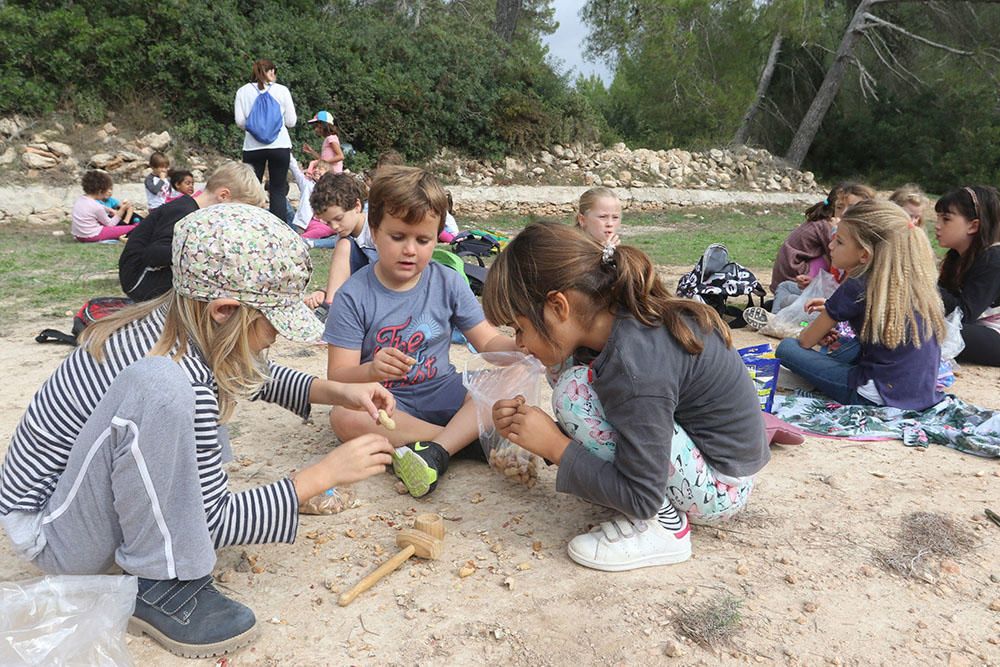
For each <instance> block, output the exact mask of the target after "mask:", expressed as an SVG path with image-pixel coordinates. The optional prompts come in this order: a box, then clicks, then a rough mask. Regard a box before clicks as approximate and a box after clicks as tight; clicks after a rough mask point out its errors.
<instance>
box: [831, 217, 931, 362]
mask: <svg viewBox="0 0 1000 667" xmlns="http://www.w3.org/2000/svg"><path fill="white" fill-rule="evenodd" d="M841 230H843V232H846V233H847V234H848V235H850V236H851V237H852V238H853V239H854V240H855V241H856V242H857V243H858V245H860V246H861V247H862V248H863V249H864V250H866V251H867V252H868V254H869V255H870V260H869V261H868V262H867V263H863V264H861V265H859V267H858V268H856V269H855V270H854V271H852V277H855V278H857V277H861V276H867V286H866V288H865V322H864V325H863V327H862V329H861V332H860V339H861V341H862V342H864V343H870V344H873V345H884V346H885V347H888V348H890V349H891V348H896V347H899V346H900V345H903V344H906V343H912V344H913V345H914V346H915V347H920V346H921V344H922V343H923V342H924V341H926V340H928V339H929V338H930V337H931V336H934V337H936V338H937V339H938V341H942V340H944V333H945V330H944V305H943V304H942V302H941V296H940V294H939V293H938V290H937V271H936V267H935V262H934V251H933V250H932V249H931V244H930V241H929V240H928V239H927V234H926V233H925V232H924V230H923V229H921V228H919V227H917V226H915V225H913V224H912V221H911V220H910V216H909V215H908V214H907V213H906V211H904V210H903V209H901V208H900V207H899V206H897V205H896V204H893V203H892V202H887V201H885V202H883V201H875V200H868V201H862V202H859V203H857V204H855V205H854V206H852V207H850V208H849V209H847V210H846V211H845V212H844V217H843V219H842V220H841V221H840V226H839V228H838V232H839V231H841ZM917 315H919V316H920V322H919V323H918V321H917V317H916V316H917Z"/></svg>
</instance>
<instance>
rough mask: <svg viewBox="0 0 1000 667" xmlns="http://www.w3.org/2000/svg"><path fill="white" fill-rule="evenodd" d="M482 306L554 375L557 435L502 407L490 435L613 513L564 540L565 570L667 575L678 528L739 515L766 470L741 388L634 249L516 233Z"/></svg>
mask: <svg viewBox="0 0 1000 667" xmlns="http://www.w3.org/2000/svg"><path fill="white" fill-rule="evenodd" d="M483 305H484V307H485V310H486V314H487V317H488V318H489V321H491V322H494V323H496V324H505V325H508V326H512V327H514V329H515V331H516V340H517V343H518V345H520V346H521V347H522V348H523V349H524V350H525V351H527V352H530V353H531V354H533V355H534V356H536V357H537V358H538V359H539V360H540V361H541V362H542V363H544V364H546V365H547V366H549V367H550V368H553V367H556V366H559V365H560V364H561V365H562V366H563V367H564V370H562V371H561V374H560V375H559V377H558V380H557V381H556V382H555V386H554V388H553V393H552V407H553V410H554V412H555V415H556V419H557V422H558V423H555V422H553V421H552V419H551V418H550V417H549V416H548V415H546V414H545V413H544V412H543V411H542V410H540V409H539V408H534V407H527V406H525V405H524V400H523V397H511V398H510V399H509V400H501V401H498V402H497V403H496V404H495V405H494V406H493V421H494V424H495V425H496V428H497V431H498V432H499V433H500V434H501V435H503V436H505V437H506V438H508V439H509V440H510V441H511V442H512V443H514V444H516V445H519V446H521V447H523V448H525V449H527V450H529V451H531V452H534V453H535V454H537V455H539V456H541V457H543V458H544V459H546V460H547V461H551V462H552V463H555V464H557V465H558V466H559V471H558V474H557V476H556V490H557V491H562V492H565V493H572V494H574V495H577V496H579V497H581V498H583V499H585V500H589V501H591V502H593V503H595V504H598V505H602V506H604V507H610V508H612V509H614V510H617V511H618V512H621V513H622V515H623V516H617V517H616V518H614V519H613V520H611V521H606V522H603V523H601V524H600V525H599V526H598V527H596V528H594V529H593V530H592V531H591V532H589V533H584V534H582V535H579V536H577V537H575V538H574V539H573V540H572V541H570V543H569V556H570V558H572V559H573V560H574V561H576V562H577V563H579V564H581V565H584V566H586V567H590V568H594V569H597V570H606V571H622V570H632V569H635V568H640V567H647V566H651V565H667V564H670V563H679V562H681V561H685V560H687V559H688V558H690V557H691V535H690V527H689V526H688V519H691V520H692V521H697V522H699V523H714V522H719V521H722V520H725V519H728V518H730V517H732V516H733V515H735V514H736V513H737V512H739V511H740V510H742V509H743V508H744V507H745V506H746V504H747V501H748V499H749V497H750V493H751V491H752V489H753V486H754V477H755V475H756V474H757V473H759V472H760V470H761V469H762V468H763V467H764V465H765V464H766V463H767V462H768V460H769V458H770V451H769V449H768V445H767V441H766V439H765V435H764V421H763V419H762V417H761V412H760V404H759V402H758V398H757V392H756V389H754V385H753V381H752V380H751V379H750V375H749V373H747V369H746V366H744V364H743V361H742V360H741V359H740V355H739V353H738V352H737V351H736V350H735V349H734V348H733V345H732V339H731V337H730V332H729V328H728V327H727V326H726V325H725V324H724V323H723V321H722V320H721V319H720V317H719V315H718V313H716V312H715V310H714V309H712V308H711V307H709V306H707V305H705V304H701V303H696V302H695V301H691V300H689V299H681V298H677V297H675V296H673V295H672V294H670V292H669V291H668V290H667V288H666V287H664V285H663V283H662V282H661V280H660V278H659V277H658V276H657V274H656V270H655V268H654V267H653V264H652V262H651V261H650V259H649V257H647V256H646V255H645V254H644V253H643V252H642V251H640V250H638V249H637V248H633V247H630V246H625V245H620V246H617V247H613V246H610V245H602V244H601V243H600V242H597V241H595V240H594V239H592V238H591V237H589V236H587V235H585V234H580V233H578V232H576V231H574V230H573V229H571V228H569V227H567V226H566V225H562V224H559V223H553V222H549V223H534V224H531V225H528V227H526V228H525V229H524V230H523V231H521V232H520V233H519V234H518V235H517V236H516V237H515V238H514V240H513V241H511V242H510V244H509V245H508V246H507V248H506V249H505V250H504V251H503V252H502V253H500V256H499V257H498V258H497V259H496V261H494V263H493V268H492V269H490V273H489V276H488V277H487V279H486V288H485V290H484V291H483ZM567 358H572V362H573V363H571V364H568V365H567V364H562V362H563V361H564V360H565V359H567Z"/></svg>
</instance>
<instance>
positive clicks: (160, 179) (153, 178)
mask: <svg viewBox="0 0 1000 667" xmlns="http://www.w3.org/2000/svg"><path fill="white" fill-rule="evenodd" d="M149 169H150V173H149V175H148V176H146V181H145V183H144V185H145V186H146V204H147V208H148V209H149V210H150V211H152V210H153V209H155V208H157V207H160V206H162V205H163V204H165V203H166V202H167V197H169V196H170V181H169V180H168V179H167V172H168V171H169V170H170V160H169V159H167V156H166V155H164V154H163V153H160V152H156V153H153V154H152V155H150V156H149Z"/></svg>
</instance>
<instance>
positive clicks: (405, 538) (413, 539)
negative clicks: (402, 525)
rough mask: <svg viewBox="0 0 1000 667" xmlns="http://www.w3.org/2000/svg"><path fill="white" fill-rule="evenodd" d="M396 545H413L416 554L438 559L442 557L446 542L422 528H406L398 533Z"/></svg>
mask: <svg viewBox="0 0 1000 667" xmlns="http://www.w3.org/2000/svg"><path fill="white" fill-rule="evenodd" d="M396 546H398V547H400V548H405V547H409V546H412V547H413V555H414V556H419V557H420V558H429V559H430V560H437V559H438V558H440V557H441V551H442V550H443V548H444V542H443V541H442V540H440V539H439V538H437V537H434V536H433V535H428V534H427V533H425V532H424V531H422V530H416V529H415V528H406V529H405V530H401V531H399V533H398V534H397V535H396Z"/></svg>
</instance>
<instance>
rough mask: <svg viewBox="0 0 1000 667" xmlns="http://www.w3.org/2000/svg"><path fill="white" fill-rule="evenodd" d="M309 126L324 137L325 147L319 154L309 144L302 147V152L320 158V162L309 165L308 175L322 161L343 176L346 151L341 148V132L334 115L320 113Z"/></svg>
mask: <svg viewBox="0 0 1000 667" xmlns="http://www.w3.org/2000/svg"><path fill="white" fill-rule="evenodd" d="M309 124H310V125H312V126H313V130H314V131H315V132H316V135H317V136H320V137H323V146H322V148H320V152H319V153H317V152H316V149H315V148H313V147H312V146H310V145H309V144H306V145H305V146H303V147H302V151H303V152H304V153H306V154H307V155H311V156H312V157H317V158H319V160H313V161H312V162H310V163H309V167H308V168H307V169H306V173H307V174H308V173H309V172H311V171H312V170H313V167H314V166H315V165H316V162H318V161H322V162H326V163H327V164H328V165H329V166H330V171H331V172H332V173H334V174H342V173H343V172H344V151H343V150H341V148H340V137H338V136H337V135H338V134H339V133H340V130H338V129H337V125H336V124H335V123H334V122H333V114H332V113H330V112H329V111H320V112H318V113H317V114H316V115H315V116H313V117H312V119H311V120H310V121H309Z"/></svg>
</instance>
